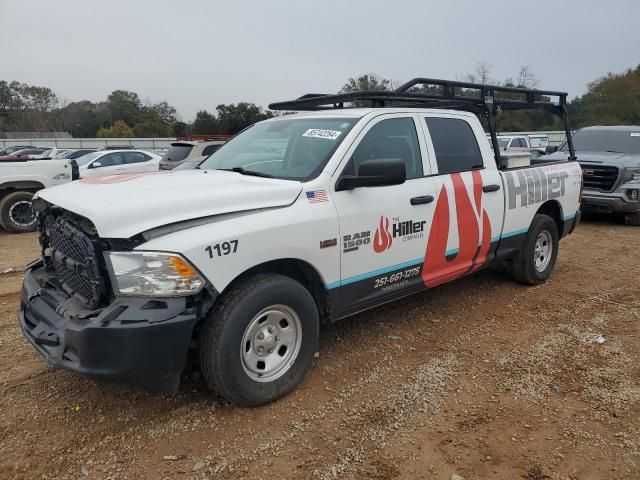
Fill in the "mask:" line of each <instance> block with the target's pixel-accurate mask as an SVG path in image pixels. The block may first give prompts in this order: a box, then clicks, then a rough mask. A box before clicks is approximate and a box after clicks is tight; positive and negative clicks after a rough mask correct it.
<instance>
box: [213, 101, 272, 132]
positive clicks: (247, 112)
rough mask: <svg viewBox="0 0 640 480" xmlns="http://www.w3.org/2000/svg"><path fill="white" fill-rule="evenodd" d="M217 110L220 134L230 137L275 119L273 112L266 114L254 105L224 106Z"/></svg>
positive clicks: (219, 106)
mask: <svg viewBox="0 0 640 480" xmlns="http://www.w3.org/2000/svg"><path fill="white" fill-rule="evenodd" d="M216 110H217V112H218V123H219V125H220V132H221V133H224V134H228V135H235V134H236V133H238V132H240V131H241V130H244V129H245V128H247V127H248V126H250V125H253V124H254V123H256V122H260V121H262V120H266V119H267V118H272V117H273V113H272V112H269V111H267V112H265V111H263V110H262V108H261V107H258V106H257V105H255V104H254V103H245V102H240V103H238V104H233V103H232V104H230V105H224V104H222V105H218V106H217V107H216Z"/></svg>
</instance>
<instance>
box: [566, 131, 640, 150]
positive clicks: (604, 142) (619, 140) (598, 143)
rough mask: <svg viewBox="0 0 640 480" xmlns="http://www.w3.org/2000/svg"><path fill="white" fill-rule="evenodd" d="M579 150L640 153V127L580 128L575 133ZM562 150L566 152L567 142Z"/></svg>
mask: <svg viewBox="0 0 640 480" xmlns="http://www.w3.org/2000/svg"><path fill="white" fill-rule="evenodd" d="M573 146H574V148H575V150H576V151H577V152H617V153H626V154H632V155H640V129H638V131H637V132H634V131H629V130H626V131H624V130H580V131H579V132H576V133H575V134H574V135H573ZM560 150H561V151H563V152H566V151H567V150H569V147H568V146H567V144H566V143H565V144H564V145H562V147H560Z"/></svg>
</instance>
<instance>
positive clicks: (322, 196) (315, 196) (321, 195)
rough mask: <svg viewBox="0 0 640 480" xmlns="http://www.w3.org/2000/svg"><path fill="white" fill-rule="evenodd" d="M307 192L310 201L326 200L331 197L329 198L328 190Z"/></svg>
mask: <svg viewBox="0 0 640 480" xmlns="http://www.w3.org/2000/svg"><path fill="white" fill-rule="evenodd" d="M306 193H307V200H309V202H310V203H320V202H326V201H328V200H329V199H328V198H327V192H325V191H324V190H314V191H312V192H306Z"/></svg>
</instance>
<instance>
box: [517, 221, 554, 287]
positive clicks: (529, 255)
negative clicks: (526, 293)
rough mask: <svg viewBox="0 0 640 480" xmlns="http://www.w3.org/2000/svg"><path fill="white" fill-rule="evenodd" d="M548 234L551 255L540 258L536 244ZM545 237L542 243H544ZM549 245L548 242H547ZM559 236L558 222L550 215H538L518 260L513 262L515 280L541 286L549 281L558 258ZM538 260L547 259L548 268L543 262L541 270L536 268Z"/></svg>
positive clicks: (532, 223) (530, 228)
mask: <svg viewBox="0 0 640 480" xmlns="http://www.w3.org/2000/svg"><path fill="white" fill-rule="evenodd" d="M543 233H546V235H547V236H548V238H549V239H550V244H551V248H550V254H548V255H546V256H542V255H541V256H538V255H537V254H536V242H537V241H538V237H540V236H541V235H542V236H543ZM544 240H545V239H544V236H543V238H542V242H543V243H544ZM547 243H548V242H547ZM558 245H559V235H558V227H557V226H556V222H554V221H553V219H552V218H551V217H549V216H548V215H536V216H534V217H533V221H532V222H531V226H530V227H529V231H528V232H527V237H526V239H525V241H524V247H523V249H522V251H521V252H520V253H519V254H518V256H517V257H516V258H514V259H513V260H512V261H511V264H510V271H511V275H512V276H513V278H515V279H516V280H517V281H518V282H520V283H525V284H527V285H539V284H541V283H544V282H546V281H547V279H548V278H549V277H550V276H551V273H552V272H553V267H554V266H555V264H556V258H557V256H558ZM536 258H539V259H543V258H544V259H545V261H546V262H547V263H546V266H545V264H544V263H542V262H541V264H540V267H544V268H541V269H540V270H538V268H536Z"/></svg>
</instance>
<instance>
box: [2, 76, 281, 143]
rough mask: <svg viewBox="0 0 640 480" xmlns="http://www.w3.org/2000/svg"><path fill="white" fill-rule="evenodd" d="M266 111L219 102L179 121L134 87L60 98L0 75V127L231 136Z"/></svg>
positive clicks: (79, 133)
mask: <svg viewBox="0 0 640 480" xmlns="http://www.w3.org/2000/svg"><path fill="white" fill-rule="evenodd" d="M272 116H273V113H272V112H269V111H263V109H262V108H261V107H259V106H257V105H255V104H253V103H246V102H240V103H237V104H228V105H226V104H221V105H218V106H217V107H216V113H215V114H214V113H209V112H208V111H206V110H201V111H199V112H198V113H197V115H196V118H195V120H194V121H193V122H192V123H186V122H183V121H181V120H180V119H179V118H178V116H177V111H176V109H175V107H173V106H172V105H170V104H169V103H167V102H160V103H152V102H151V101H149V100H142V99H141V98H140V96H139V95H138V94H137V93H135V92H130V91H127V90H114V91H113V92H111V93H110V94H109V95H108V97H107V98H106V100H105V101H101V102H91V101H89V100H81V101H78V102H69V101H66V100H61V99H60V98H59V97H58V96H57V95H56V94H55V93H54V92H53V91H52V90H51V89H50V88H47V87H37V86H33V85H28V84H26V83H20V82H15V81H13V82H7V81H4V80H0V131H7V132H38V133H40V132H51V131H56V132H69V133H70V134H71V135H72V136H74V137H79V138H93V137H99V138H114V137H116V138H131V137H145V138H149V137H171V136H180V135H187V134H190V133H193V134H205V135H214V134H228V135H233V134H236V133H238V132H239V131H240V130H242V129H244V128H245V127H247V126H248V125H251V124H253V123H255V122H259V121H260V120H264V119H266V118H270V117H272Z"/></svg>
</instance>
